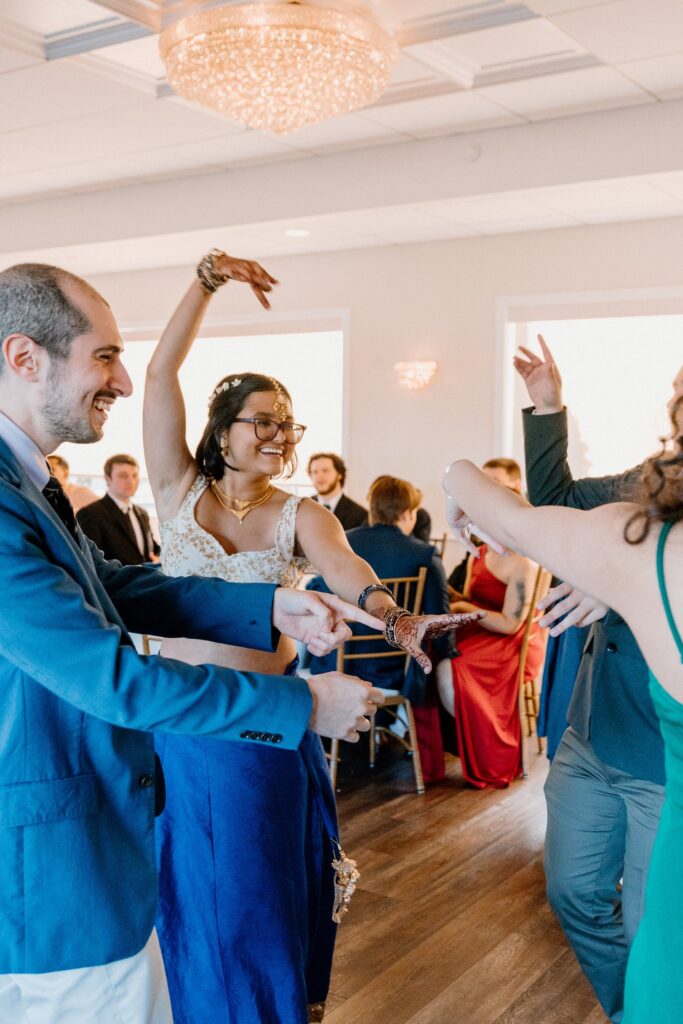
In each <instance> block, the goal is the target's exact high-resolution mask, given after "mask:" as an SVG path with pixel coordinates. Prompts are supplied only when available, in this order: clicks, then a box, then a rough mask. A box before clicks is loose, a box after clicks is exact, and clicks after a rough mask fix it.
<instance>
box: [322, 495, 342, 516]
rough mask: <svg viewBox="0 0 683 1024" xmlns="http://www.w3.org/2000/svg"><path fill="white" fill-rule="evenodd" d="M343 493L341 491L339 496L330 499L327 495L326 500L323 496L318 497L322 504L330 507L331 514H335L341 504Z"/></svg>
mask: <svg viewBox="0 0 683 1024" xmlns="http://www.w3.org/2000/svg"><path fill="white" fill-rule="evenodd" d="M343 493H344V492H343V491H340V492H339V494H337V495H335V497H334V498H330V497H329V496H328V495H327V494H326V495H325V497H324V498H323V497H322V496H321V495H318V500H319V501H320V502H322V504H323V505H328V506H329V509H330V512H334V510H335V508H336V507H337V505H338V504H339V500H340V498H341V497H342V495H343Z"/></svg>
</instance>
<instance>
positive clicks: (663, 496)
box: [624, 396, 683, 544]
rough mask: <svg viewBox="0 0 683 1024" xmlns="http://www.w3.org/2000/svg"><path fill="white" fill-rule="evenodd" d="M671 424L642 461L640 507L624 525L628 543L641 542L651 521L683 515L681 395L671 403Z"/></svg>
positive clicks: (669, 521)
mask: <svg viewBox="0 0 683 1024" xmlns="http://www.w3.org/2000/svg"><path fill="white" fill-rule="evenodd" d="M671 426H672V432H671V435H670V437H669V438H662V449H661V451H659V452H658V453H657V454H656V455H653V456H652V457H651V458H649V459H648V460H647V461H646V462H645V463H644V464H643V472H642V475H641V478H640V493H639V495H638V503H639V505H640V506H641V507H640V508H639V509H638V511H637V512H634V513H633V515H632V516H631V517H630V519H629V520H628V522H627V523H626V526H625V527H624V539H625V540H627V541H628V543H629V544H640V543H642V541H644V540H645V538H646V537H647V535H648V533H649V532H650V527H651V526H652V524H653V523H656V522H662V523H677V522H678V521H679V520H680V519H683V396H681V397H680V398H678V399H677V400H676V401H675V402H674V404H673V407H672V409H671ZM669 442H672V444H671V445H670V444H669Z"/></svg>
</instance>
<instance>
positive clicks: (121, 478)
mask: <svg viewBox="0 0 683 1024" xmlns="http://www.w3.org/2000/svg"><path fill="white" fill-rule="evenodd" d="M104 477H105V480H106V481H107V493H106V494H105V496H104V497H103V498H100V499H99V501H94V502H93V503H92V504H90V505H86V506H85V508H82V509H81V510H80V511H79V512H78V514H77V518H78V522H79V523H80V525H81V528H82V530H83V532H84V533H85V534H86V536H88V537H90V539H91V540H93V541H94V542H95V544H97V546H98V548H100V549H101V550H102V551H103V553H104V556H105V558H114V559H116V560H117V561H119V562H122V563H123V565H142V563H143V562H158V561H159V550H160V549H159V545H158V544H157V542H156V541H155V540H154V537H153V536H152V531H151V529H150V525H149V516H148V515H147V513H146V512H145V510H144V508H140V506H139V505H134V504H133V501H132V499H133V496H134V494H135V492H136V491H137V489H138V483H139V479H140V468H139V466H138V464H137V462H136V461H135V459H134V458H133V456H132V455H112V456H111V457H110V458H108V459H107V461H106V462H105V464H104Z"/></svg>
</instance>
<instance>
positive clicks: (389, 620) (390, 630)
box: [384, 607, 410, 648]
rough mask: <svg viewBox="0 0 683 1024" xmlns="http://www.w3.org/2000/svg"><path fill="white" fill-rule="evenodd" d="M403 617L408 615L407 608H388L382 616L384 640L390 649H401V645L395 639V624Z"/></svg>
mask: <svg viewBox="0 0 683 1024" xmlns="http://www.w3.org/2000/svg"><path fill="white" fill-rule="evenodd" d="M404 615H410V612H409V611H408V609H407V608H399V607H395V608H389V610H388V611H387V613H386V615H385V616H384V638H385V640H386V642H387V643H388V644H389V646H390V647H398V648H401V644H400V643H399V642H398V640H397V639H396V623H397V622H398V620H399V619H402V618H403V616H404Z"/></svg>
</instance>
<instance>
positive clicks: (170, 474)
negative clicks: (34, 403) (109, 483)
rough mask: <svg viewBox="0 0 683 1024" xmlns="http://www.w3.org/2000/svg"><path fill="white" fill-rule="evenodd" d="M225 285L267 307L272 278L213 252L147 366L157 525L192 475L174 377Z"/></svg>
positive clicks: (146, 417)
mask: <svg viewBox="0 0 683 1024" xmlns="http://www.w3.org/2000/svg"><path fill="white" fill-rule="evenodd" d="M207 261H208V263H207ZM207 266H208V267H209V270H210V273H209V274H208V276H207V272H206V268H207ZM202 268H204V272H203V273H202ZM229 280H234V281H242V282H245V283H246V284H248V285H249V286H250V288H251V289H252V291H253V292H254V294H255V295H256V297H257V298H258V300H259V302H260V303H261V305H262V306H263V307H264V308H265V309H269V308H270V303H269V302H268V298H267V296H266V293H267V292H269V291H270V290H271V289H272V287H273V285H274V284H277V282H276V280H275V278H274V277H271V276H270V274H268V272H267V271H265V270H264V269H263V267H261V266H260V265H259V264H258V263H254V262H253V261H251V260H240V259H235V258H234V257H232V256H228V255H227V254H226V253H220V252H216V251H215V250H214V251H213V252H212V253H211V254H209V257H205V258H204V260H202V261H201V263H200V264H199V267H198V276H197V278H196V279H195V280H194V281H193V282H192V284H191V285H190V287H189V288H188V290H187V292H186V293H185V295H184V296H183V298H182V299H181V301H180V304H179V305H178V307H177V309H176V310H175V312H174V313H173V315H172V317H171V319H170V320H169V322H168V324H167V326H166V329H165V330H164V332H163V334H162V335H161V338H160V340H159V344H158V345H157V347H156V349H155V350H154V353H153V355H152V358H151V360H150V362H149V366H148V367H147V375H146V380H145V398H144V404H143V418H142V419H143V439H144V447H145V462H146V464H147V470H148V473H149V480H150V484H151V486H152V492H153V494H154V500H155V502H156V506H157V511H158V513H159V517H160V518H161V519H162V520H163V519H170V518H172V517H173V516H174V515H175V514H176V513H177V511H178V509H179V508H180V505H181V504H182V501H183V498H184V497H185V495H186V494H187V491H188V489H189V488H190V486H191V485H192V481H193V480H194V477H195V474H196V469H195V463H194V459H193V457H192V453H191V452H190V449H189V448H188V445H187V440H186V437H185V432H186V420H185V403H184V401H183V395H182V391H181V389H180V382H179V379H178V374H179V372H180V367H181V366H182V365H183V363H184V362H185V359H186V358H187V355H188V353H189V351H190V349H191V348H192V344H193V342H194V340H195V338H196V337H197V334H198V333H199V329H200V327H201V324H202V320H203V319H204V315H205V313H206V310H207V307H208V304H209V302H210V300H211V295H212V294H213V292H212V291H210V290H209V289H210V288H211V287H213V290H214V291H215V289H216V288H217V287H219V286H220V285H221V284H224V283H225V282H226V281H229Z"/></svg>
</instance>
